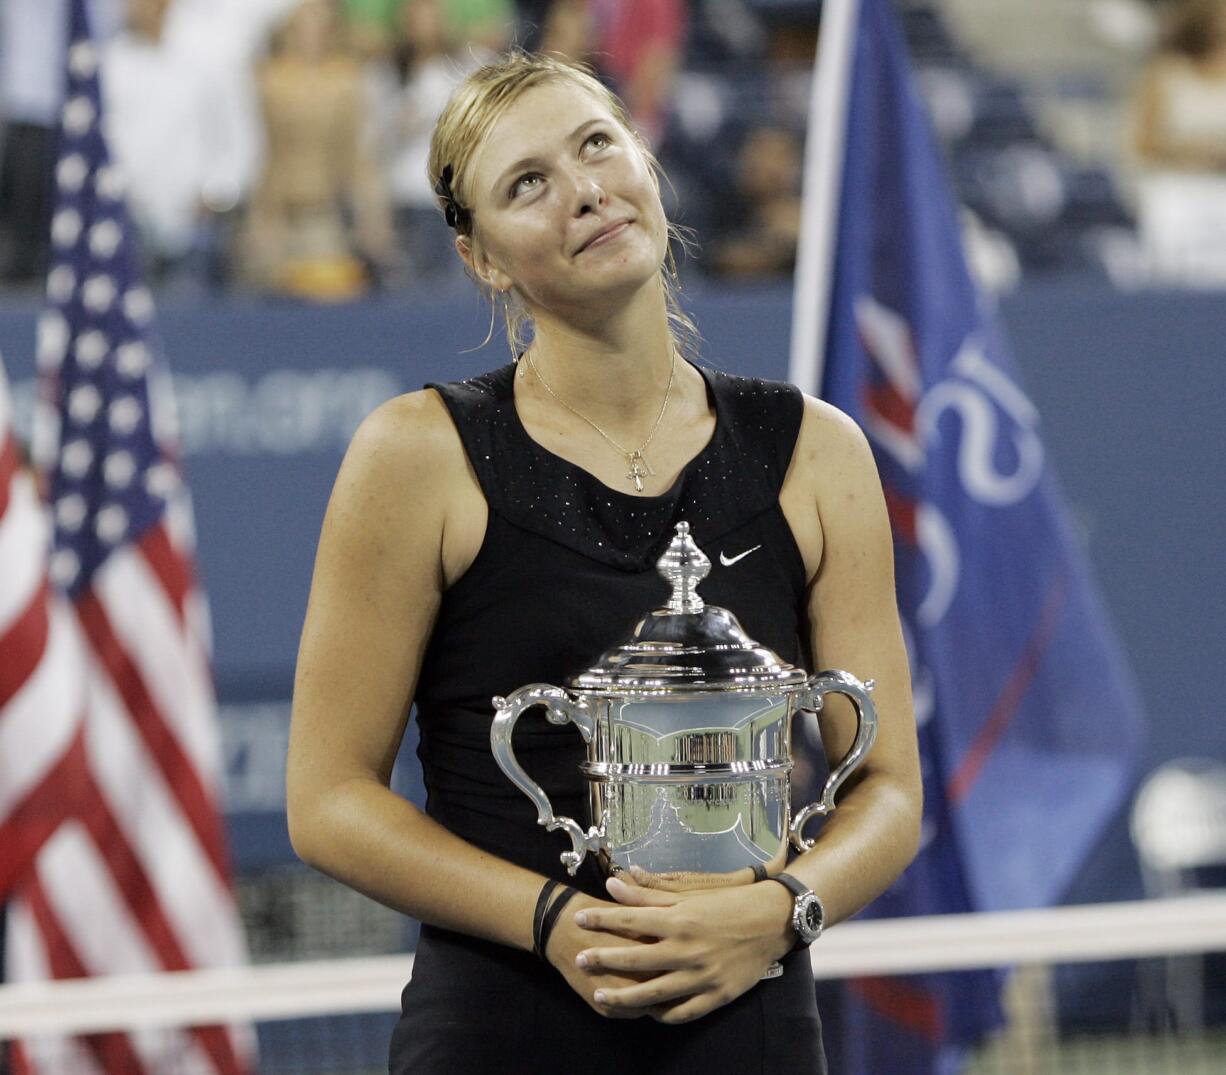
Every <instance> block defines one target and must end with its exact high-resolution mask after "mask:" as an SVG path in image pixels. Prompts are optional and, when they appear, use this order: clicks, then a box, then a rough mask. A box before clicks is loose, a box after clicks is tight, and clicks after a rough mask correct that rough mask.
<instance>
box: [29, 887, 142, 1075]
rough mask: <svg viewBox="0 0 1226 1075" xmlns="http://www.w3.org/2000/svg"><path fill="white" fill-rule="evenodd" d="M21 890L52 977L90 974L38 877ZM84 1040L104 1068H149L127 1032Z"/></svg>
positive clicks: (136, 1074) (131, 1074)
mask: <svg viewBox="0 0 1226 1075" xmlns="http://www.w3.org/2000/svg"><path fill="white" fill-rule="evenodd" d="M21 894H22V896H23V897H24V898H25V900H26V902H27V903H28V904H29V907H30V912H31V914H32V915H33V916H34V921H35V922H36V923H37V925H38V931H39V933H41V934H42V938H43V945H44V947H45V948H46V951H47V962H48V964H49V965H50V968H51V975H52V977H53V978H85V977H87V976H88V974H89V972H88V971H87V970H86V969H85V964H84V962H83V961H82V960H81V958H80V956H78V955H77V953H76V950H75V949H74V948H73V947H72V942H71V941H69V939H68V936H67V934H65V933H64V931H63V930H62V929H61V928H60V923H59V920H58V919H57V918H56V915H55V912H54V911H53V910H52V909H51V903H50V901H49V900H48V899H47V894H46V892H45V891H43V887H42V885H41V884H40V883H39V881H38V879H37V878H31V880H30V883H29V884H28V885H26V886H25V887H24V888H23V889H22V893H21ZM81 1040H82V1041H84V1042H85V1044H86V1045H87V1046H88V1047H89V1049H90V1051H91V1052H92V1053H93V1054H94V1057H95V1059H96V1060H97V1061H98V1063H99V1064H101V1065H102V1067H103V1069H104V1070H106V1071H109V1072H113V1073H114V1075H142V1073H143V1072H145V1071H146V1068H145V1065H144V1064H142V1063H141V1060H140V1057H139V1056H138V1055H137V1053H136V1050H135V1049H134V1048H133V1046H132V1042H131V1041H129V1040H128V1037H127V1035H125V1034H120V1033H118V1032H112V1033H108V1034H86V1035H84V1036H83V1037H82V1039H81Z"/></svg>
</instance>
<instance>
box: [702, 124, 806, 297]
mask: <svg viewBox="0 0 1226 1075" xmlns="http://www.w3.org/2000/svg"><path fill="white" fill-rule="evenodd" d="M801 152H802V151H801V142H800V139H799V138H798V137H797V136H796V135H795V134H793V133H792V132H791V131H788V130H784V129H783V128H780V127H769V126H763V127H756V128H753V129H751V130H750V131H749V133H748V134H747V135H746V136H745V140H744V142H743V143H742V144H741V149H740V152H739V153H738V154H737V159H736V168H735V173H734V174H735V187H734V189H733V191H732V192H731V193H732V196H731V197H730V198H728V199H726V200H725V202H724V207H725V208H724V211H725V215H724V226H723V229H722V231H723V233H722V234H720V235H718V236H717V237H716V239H715V241H714V242H713V243H712V244H711V255H710V264H711V271H712V272H713V273H714V274H715V275H718V276H725V277H734V278H739V279H748V278H755V277H770V276H782V275H786V274H788V273H790V272H791V271H792V267H793V265H794V264H795V262H796V243H797V239H798V237H799V235H800V182H801V166H802V156H801Z"/></svg>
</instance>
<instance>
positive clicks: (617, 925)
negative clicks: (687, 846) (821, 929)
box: [574, 878, 796, 1023]
mask: <svg viewBox="0 0 1226 1075" xmlns="http://www.w3.org/2000/svg"><path fill="white" fill-rule="evenodd" d="M607 887H608V890H609V894H610V895H611V896H613V898H614V899H615V900H617V902H618V903H619V904H620V905H621V906H618V907H610V906H608V905H597V906H595V907H591V908H585V909H583V910H581V911H579V912H577V913H576V914H575V916H574V917H575V919H576V921H577V923H578V924H579V925H580V926H581V927H582V928H583V929H584V930H586V931H588V933H589V937H588V944H587V947H583V948H582V949H581V950H580V951H579V952H578V953H577V956H576V963H577V966H578V967H579V968H581V969H582V970H583V971H584V972H586V973H589V974H591V973H596V974H601V975H607V974H614V975H619V976H621V977H623V978H635V979H639V980H638V981H635V982H632V983H629V984H625V983H622V984H618V985H613V986H603V985H602V986H601V987H599V989H597V990H595V991H594V992H593V996H592V1006H593V1007H594V1008H595V1009H596V1010H597V1011H598V1012H601V1013H602V1014H604V1015H610V1016H626V1015H644V1014H647V1015H651V1016H652V1018H654V1019H658V1020H659V1021H660V1022H662V1023H686V1022H689V1021H690V1020H692V1019H697V1018H699V1017H700V1016H703V1015H706V1014H707V1013H708V1012H711V1011H714V1010H715V1009H716V1008H718V1007H720V1006H722V1005H724V1004H727V1003H728V1002H729V1001H731V1000H734V999H735V998H737V997H739V996H740V995H741V994H742V993H744V992H746V991H747V990H749V989H751V988H752V987H753V986H754V985H755V984H756V983H757V982H758V981H759V980H760V979H761V977H762V974H763V973H764V972H765V970H766V968H767V967H768V966H770V964H771V963H772V962H773V961H775V960H777V959H779V958H780V957H782V956H783V955H784V954H785V953H786V952H787V951H788V950H789V949H790V948H791V947H792V945H793V944H794V943H795V940H796V938H795V935H794V934H793V932H792V926H791V916H790V913H789V912H790V910H791V906H792V897H791V895H790V894H789V893H788V891H787V889H786V888H784V887H783V885H780V884H776V883H774V882H762V883H760V884H753V885H737V886H734V887H725V888H717V889H706V890H701V891H693V892H665V891H661V890H659V889H651V888H644V887H642V886H640V885H636V884H632V883H630V882H628V881H626V880H624V879H619V878H611V879H610V880H609V881H608V882H607ZM610 935H613V936H616V937H618V938H622V939H625V940H631V941H636V940H637V939H639V938H654V943H646V944H644V943H630V944H625V943H622V944H617V945H614V944H609V943H608V940H609V937H610Z"/></svg>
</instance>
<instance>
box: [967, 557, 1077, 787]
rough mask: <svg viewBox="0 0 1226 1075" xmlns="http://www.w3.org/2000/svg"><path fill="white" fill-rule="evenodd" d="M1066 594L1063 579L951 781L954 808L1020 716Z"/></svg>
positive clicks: (1051, 592)
mask: <svg viewBox="0 0 1226 1075" xmlns="http://www.w3.org/2000/svg"><path fill="white" fill-rule="evenodd" d="M1064 594H1065V590H1064V581H1063V579H1058V580H1056V581H1055V582H1054V583H1052V585H1051V587H1050V588H1049V589H1048V591H1047V600H1046V601H1045V602H1044V603H1043V610H1042V611H1041V612H1040V613H1039V619H1038V622H1037V623H1036V624H1035V627H1034V631H1033V633H1032V634H1031V636H1030V638H1029V640H1028V641H1027V643H1026V648H1025V649H1024V650H1023V651H1022V655H1021V657H1020V658H1019V660H1018V662H1017V665H1016V666H1015V667H1014V669H1013V674H1012V675H1011V676H1010V677H1009V679H1008V681H1007V682H1006V683H1005V686H1004V689H1003V690H1002V691H1001V692H1000V697H999V698H997V699H996V704H995V705H994V706H992V709H991V712H990V713H989V714H988V719H987V720H986V721H984V723H983V727H981V728H980V729H979V734H978V735H977V736H976V737H975V741H974V742H973V743H972V744H971V745H970V748H969V749H968V750H967V752H966V755H965V756H964V757H963V759H962V762H961V764H960V765H959V766H958V769H957V771H956V772H955V773H954V775H953V778H952V779H951V780H950V781H949V785H948V787H947V788H946V795H947V796H948V798H949V802H950V805H951V806H956V805H958V803H960V802H961V801H962V800H963V799H965V798H966V796H967V795H969V794H970V791H971V788H973V787H974V786H975V781H976V780H978V779H979V774H980V772H982V771H983V767H984V766H985V765H986V764H987V762H988V758H990V757H991V755H992V751H993V750H995V749H996V744H997V743H998V742H1000V739H1001V737H1002V736H1003V735H1004V734H1005V732H1006V731H1008V730H1009V725H1010V724H1012V723H1013V718H1014V717H1015V716H1017V713H1018V710H1019V709H1020V708H1021V705H1022V699H1024V698H1025V697H1026V692H1027V691H1028V690H1029V689H1030V684H1031V683H1033V682H1034V677H1035V675H1037V673H1038V671H1039V665H1040V664H1041V663H1042V661H1043V654H1044V653H1046V652H1047V647H1048V645H1050V643H1051V639H1052V635H1054V634H1055V632H1056V625H1057V624H1058V623H1059V621H1060V612H1061V611H1062V610H1063V608H1064Z"/></svg>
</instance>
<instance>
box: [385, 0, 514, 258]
mask: <svg viewBox="0 0 1226 1075" xmlns="http://www.w3.org/2000/svg"><path fill="white" fill-rule="evenodd" d="M513 20H514V11H513V9H512V8H511V6H510V4H509V3H508V2H506V0H405V2H403V3H402V4H401V5H400V8H399V12H398V19H397V27H398V31H399V40H398V41H397V44H396V51H395V54H396V57H397V59H398V62H399V71H398V72H397V78H396V81H395V83H394V84H393V85H392V86H391V87H390V89H389V90H388V91H387V101H388V104H387V107H386V109H385V115H384V118H383V120H382V123H381V148H382V157H383V160H384V161H385V165H386V170H387V177H388V185H389V187H390V190H391V196H392V201H393V204H394V206H395V214H396V230H397V235H398V239H399V242H400V247H401V250H402V251H403V252H404V254H405V255H406V257H407V259H408V266H407V267H408V270H409V273H410V275H411V276H413V277H415V278H418V279H422V278H429V277H440V276H446V275H450V274H453V273H459V272H461V271H462V266H461V263H460V262H459V260H458V259H457V258H456V257H455V255H454V254H453V252H452V249H451V246H452V239H453V238H454V236H453V234H452V232H451V231H450V229H448V228H447V226H446V224H445V223H444V222H443V218H442V216H441V214H440V213H439V211H438V207H437V203H436V199H435V197H434V192H433V191H432V190H431V189H430V183H429V181H428V180H427V178H426V158H427V156H428V155H429V151H430V132H431V131H432V130H433V128H434V123H435V120H437V119H438V117H439V115H440V114H441V113H442V111H443V107H444V106H445V105H446V103H447V100H448V98H449V97H450V96H451V91H452V90H453V89H454V88H455V86H456V85H457V83H459V81H460V80H461V79H463V78H464V76H465V75H466V74H467V73H468V71H470V70H472V68H474V67H476V66H479V65H480V64H481V63H484V62H485V61H486V59H488V58H490V57H492V55H493V52H494V51H495V50H499V49H503V48H506V47H507V45H508V44H509V43H510V39H511V31H512V28H513Z"/></svg>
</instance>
